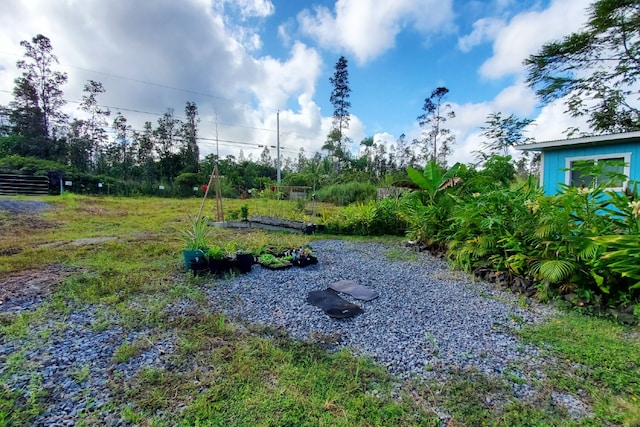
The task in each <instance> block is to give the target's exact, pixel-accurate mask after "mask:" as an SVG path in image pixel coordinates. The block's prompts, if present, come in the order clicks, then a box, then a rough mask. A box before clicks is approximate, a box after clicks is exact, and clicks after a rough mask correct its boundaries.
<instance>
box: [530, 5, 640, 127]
mask: <svg viewBox="0 0 640 427" xmlns="http://www.w3.org/2000/svg"><path fill="white" fill-rule="evenodd" d="M524 63H525V65H526V66H527V68H528V78H527V83H528V84H529V86H530V87H532V88H535V89H536V94H537V95H538V97H539V98H540V99H541V100H542V102H543V103H545V104H546V103H549V102H551V101H554V100H557V99H564V100H565V103H566V105H567V108H568V112H569V113H570V114H571V116H573V117H580V116H585V117H587V118H588V120H587V122H588V124H589V126H590V128H591V129H592V130H593V131H595V132H597V133H603V132H609V133H611V132H625V131H634V130H640V110H639V109H638V107H637V102H636V101H637V94H638V89H637V81H638V78H639V77H640V3H638V1H635V0H596V1H595V2H594V3H593V4H592V5H591V6H590V7H589V19H588V21H587V24H586V26H585V27H584V30H582V31H579V32H576V33H572V34H570V35H568V36H566V37H565V38H564V39H562V40H561V41H553V42H551V43H547V44H545V45H544V46H543V47H542V48H541V50H540V51H539V52H538V53H537V54H534V55H531V56H529V58H527V59H526V60H525V61H524Z"/></svg>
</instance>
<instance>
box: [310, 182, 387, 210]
mask: <svg viewBox="0 0 640 427" xmlns="http://www.w3.org/2000/svg"><path fill="white" fill-rule="evenodd" d="M377 192H378V190H377V188H376V186H375V185H373V184H372V183H370V182H348V183H345V184H335V185H330V186H327V187H324V188H322V189H320V190H318V192H317V197H318V200H319V201H321V202H328V203H333V204H336V205H339V206H347V205H349V204H351V203H356V202H360V203H365V202H368V201H370V200H374V199H375V198H376V195H377Z"/></svg>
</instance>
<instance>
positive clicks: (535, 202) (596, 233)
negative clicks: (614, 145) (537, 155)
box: [402, 156, 640, 307]
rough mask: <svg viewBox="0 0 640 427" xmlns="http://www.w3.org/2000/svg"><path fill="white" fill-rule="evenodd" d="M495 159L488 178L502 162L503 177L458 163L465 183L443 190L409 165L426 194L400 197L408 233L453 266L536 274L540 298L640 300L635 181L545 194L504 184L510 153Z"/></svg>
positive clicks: (607, 302)
mask: <svg viewBox="0 0 640 427" xmlns="http://www.w3.org/2000/svg"><path fill="white" fill-rule="evenodd" d="M493 159H494V160H495V162H494V163H492V164H490V167H489V168H488V169H489V172H487V175H486V176H487V177H488V176H493V177H499V175H500V171H505V170H507V169H505V168H504V166H508V167H509V168H508V170H509V171H510V173H509V174H507V175H504V178H505V179H504V182H502V183H499V184H497V185H496V183H495V182H493V183H489V182H487V181H483V180H481V179H478V178H479V177H480V176H482V175H483V174H484V172H480V173H478V174H475V175H471V174H470V173H469V172H468V171H467V170H465V169H462V174H463V175H466V176H467V177H469V176H470V182H466V183H464V184H463V185H462V186H460V187H454V188H453V189H452V190H448V191H447V192H444V193H443V192H441V191H437V190H436V189H437V188H438V186H437V183H438V182H439V181H441V180H442V179H443V178H442V177H439V176H438V175H437V170H436V169H434V168H433V167H428V168H427V170H426V171H425V173H424V174H420V173H418V172H417V171H412V170H410V171H409V176H410V177H411V178H412V179H413V180H414V182H416V184H418V185H420V187H421V188H422V189H423V190H424V192H414V193H412V194H409V195H406V196H405V197H403V199H402V207H403V208H402V216H403V218H404V219H405V220H406V222H407V224H408V235H409V237H410V238H411V239H416V240H419V241H421V242H423V243H424V244H426V245H427V246H429V247H431V248H432V249H434V250H437V251H444V250H445V248H446V252H447V257H448V259H449V260H450V261H451V263H452V264H453V266H455V267H456V268H460V269H463V270H466V271H473V270H474V269H476V268H490V269H493V270H497V271H502V272H506V273H508V275H509V276H510V277H516V276H519V277H521V278H528V280H534V281H535V282H536V283H538V286H537V287H538V289H539V294H540V297H541V298H544V299H547V298H549V297H553V296H554V295H558V294H563V293H575V294H577V295H578V296H579V298H580V300H581V301H583V302H586V303H587V304H597V305H600V306H604V307H606V306H617V305H619V304H623V305H624V306H628V305H629V304H633V303H635V302H638V301H639V297H640V292H638V289H639V288H640V285H639V283H640V282H639V280H640V270H639V269H638V267H637V266H638V265H640V263H639V262H636V261H635V260H637V259H638V256H639V255H638V254H639V253H640V249H639V246H638V243H637V242H638V241H640V238H639V237H638V236H639V234H640V223H639V221H638V216H639V211H640V203H639V202H638V201H637V200H638V194H637V188H636V187H635V186H634V190H627V191H626V192H624V193H614V192H605V190H604V188H605V186H606V185H607V182H606V181H604V180H601V182H600V183H596V184H593V186H592V187H590V188H575V187H569V186H564V187H563V188H562V191H561V192H560V193H558V194H557V195H555V196H552V197H547V196H543V195H542V192H541V191H540V190H539V189H538V188H536V186H535V185H534V183H533V180H532V179H530V180H529V181H528V182H525V183H521V184H518V185H511V186H510V187H509V186H507V185H505V184H508V182H509V181H508V179H507V177H508V175H511V172H513V166H512V165H511V164H510V162H509V157H508V156H507V157H500V156H496V157H494V158H493ZM596 173H600V172H598V171H596ZM434 177H435V178H434ZM483 185H484V190H482V186H483ZM473 190H481V191H475V192H472V191H473Z"/></svg>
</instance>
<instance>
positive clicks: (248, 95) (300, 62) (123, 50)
mask: <svg viewBox="0 0 640 427" xmlns="http://www.w3.org/2000/svg"><path fill="white" fill-rule="evenodd" d="M217 4H218V5H219V3H217ZM235 7H239V8H240V10H241V13H242V14H244V16H245V17H247V18H248V17H259V18H261V17H265V16H268V15H270V14H272V13H273V12H274V8H273V4H272V3H271V2H270V1H267V0H243V1H241V2H239V3H235ZM0 25H2V27H3V29H4V31H3V32H2V33H1V34H0V42H1V43H2V46H3V51H5V52H7V51H9V52H10V53H11V54H12V55H7V54H6V53H5V54H2V55H0V61H1V62H0V79H1V80H0V81H1V87H0V89H3V90H7V91H11V89H12V88H13V79H14V78H15V77H16V76H17V73H18V72H17V70H16V67H15V61H16V60H17V59H19V58H20V57H21V56H22V54H23V49H22V48H21V47H20V46H19V44H20V41H21V40H30V39H31V38H32V37H33V36H35V35H36V34H38V33H42V34H44V35H46V36H47V37H49V38H50V40H51V42H52V45H53V51H54V53H55V54H56V55H57V56H58V57H59V59H60V67H59V68H60V69H61V70H63V71H66V72H68V74H69V82H68V84H66V85H65V86H64V87H63V90H64V93H65V98H66V99H68V100H69V101H76V100H79V99H80V98H81V96H82V88H83V86H84V84H85V82H86V81H87V80H88V79H92V80H97V81H100V82H102V83H103V84H104V87H105V89H106V93H104V94H101V95H100V96H99V99H98V100H99V102H100V103H102V104H104V105H108V106H110V107H111V110H112V112H114V113H115V112H116V111H118V110H119V109H120V110H121V111H122V112H123V114H124V115H125V116H126V117H127V119H129V123H130V124H132V126H133V127H134V129H141V128H142V125H143V123H144V121H146V120H149V121H151V122H153V123H154V125H155V122H156V121H157V119H158V117H159V114H162V113H164V112H165V111H166V109H167V108H173V109H174V110H175V115H176V116H177V117H181V116H182V115H183V109H184V106H185V103H186V102H187V101H195V102H196V103H197V105H198V109H199V112H200V118H201V122H200V126H199V127H200V135H201V136H202V137H203V138H207V139H204V140H203V141H202V142H201V143H200V145H201V153H202V154H203V155H206V154H209V153H212V152H214V151H215V142H214V141H215V137H216V134H217V135H218V137H219V148H220V154H221V155H226V154H228V153H229V154H230V153H233V154H235V155H236V156H237V153H238V151H239V149H240V148H242V149H243V150H244V151H245V153H246V154H247V155H248V154H249V153H252V152H255V155H257V154H258V153H259V151H260V149H259V148H258V145H265V144H267V145H271V144H274V145H275V141H276V132H275V129H276V111H277V110H278V109H280V110H283V111H282V112H281V114H280V116H281V129H286V130H287V131H288V132H289V134H288V136H286V137H284V139H283V141H282V142H283V146H286V147H287V149H291V150H295V151H297V150H298V149H299V147H300V146H304V147H307V148H308V149H310V150H311V149H316V148H319V146H321V141H319V140H318V139H320V138H319V137H318V135H321V133H320V129H321V126H322V122H323V119H322V116H321V112H320V108H319V107H318V106H317V105H316V104H315V102H314V101H313V95H314V92H315V86H316V83H317V79H318V76H319V74H320V70H321V68H322V59H321V57H320V56H319V55H318V53H317V52H316V51H315V49H313V48H310V47H308V46H305V45H304V44H302V43H294V44H293V45H292V46H291V48H290V53H289V55H288V57H287V58H285V59H284V60H281V59H276V58H273V57H270V56H264V57H258V56H255V55H252V53H251V52H252V50H256V49H259V48H260V46H261V43H262V41H261V39H260V37H259V35H258V34H256V33H255V32H253V29H252V27H251V26H250V25H247V26H245V27H242V26H238V24H237V22H236V24H234V25H229V24H228V23H227V17H226V16H224V15H223V13H222V11H221V10H220V8H219V7H216V6H215V4H214V3H212V2H211V1H210V0H189V1H182V2H174V1H171V0H158V1H156V2H154V3H153V4H150V3H149V4H147V3H144V2H129V1H114V2H108V3H105V2H63V1H59V2H50V1H47V0H33V1H29V2H22V1H20V0H8V1H7V2H5V4H4V5H3V14H2V15H0ZM10 49H11V50H10ZM0 95H1V96H2V98H0V104H6V103H7V102H8V101H9V100H10V99H11V96H10V94H7V93H6V92H0ZM291 99H293V100H296V99H297V100H298V104H297V105H295V103H294V107H289V108H288V109H287V108H286V107H287V103H288V102H290V100H291ZM66 108H67V112H69V113H71V114H77V104H76V103H73V102H70V103H68V104H67V106H66ZM300 136H302V137H300ZM309 136H311V137H312V138H309ZM283 154H285V155H291V154H292V153H291V152H287V151H284V152H283Z"/></svg>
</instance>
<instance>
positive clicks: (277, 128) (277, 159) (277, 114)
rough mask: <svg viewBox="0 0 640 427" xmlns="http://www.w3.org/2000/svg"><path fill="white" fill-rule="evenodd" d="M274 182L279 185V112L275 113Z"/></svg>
mask: <svg viewBox="0 0 640 427" xmlns="http://www.w3.org/2000/svg"><path fill="white" fill-rule="evenodd" d="M276 171H277V178H276V181H277V182H278V184H280V110H278V112H277V113H276Z"/></svg>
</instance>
